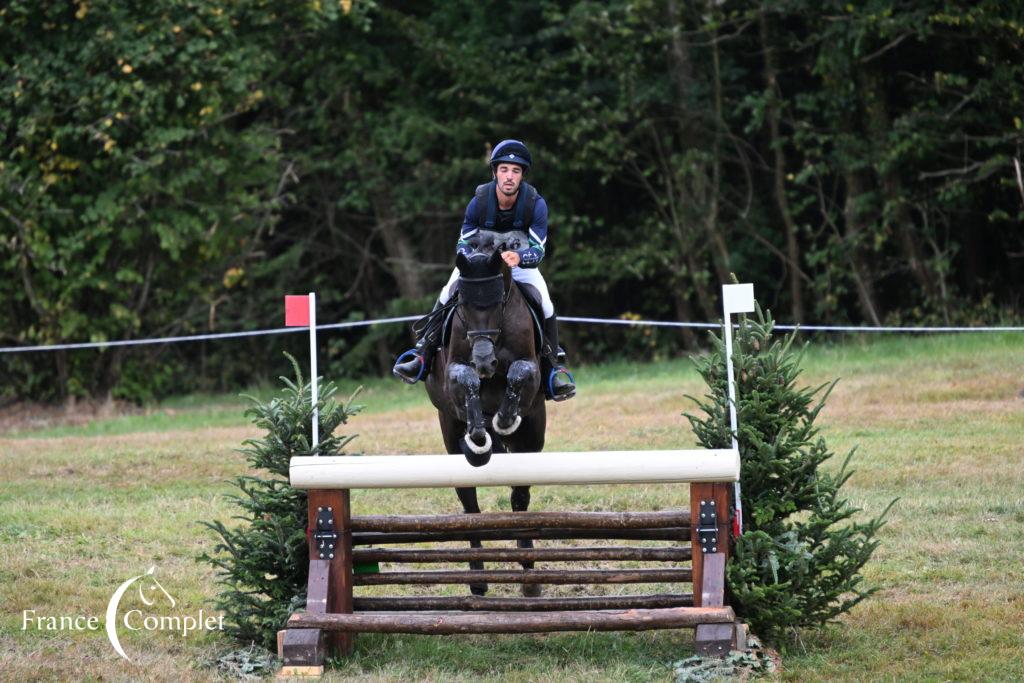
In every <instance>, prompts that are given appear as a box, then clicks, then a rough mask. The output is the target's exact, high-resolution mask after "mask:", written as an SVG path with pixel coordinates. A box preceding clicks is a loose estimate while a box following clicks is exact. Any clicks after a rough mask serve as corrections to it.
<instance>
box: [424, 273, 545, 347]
mask: <svg viewBox="0 0 1024 683" xmlns="http://www.w3.org/2000/svg"><path fill="white" fill-rule="evenodd" d="M512 282H513V283H514V284H515V286H516V287H518V288H519V293H520V294H522V295H523V298H524V299H525V300H526V307H527V308H528V309H529V310H530V318H531V319H532V320H533V340H534V342H535V343H536V344H537V349H538V353H539V351H540V349H542V348H544V322H543V321H544V309H543V306H542V305H541V300H540V292H539V291H537V288H536V287H534V286H533V285H529V284H526V283H525V282H516V281H515V280H513V281H512ZM450 294H451V298H450V299H449V303H454V302H455V301H457V300H458V296H459V284H458V282H457V281H456V283H455V284H454V285H452V289H451V292H450ZM455 308H456V307H455V306H452V307H451V308H450V309H449V310H448V312H447V314H446V315H445V318H444V327H443V328H442V330H441V346H443V347H447V346H448V342H449V340H451V333H452V321H453V320H454V319H455Z"/></svg>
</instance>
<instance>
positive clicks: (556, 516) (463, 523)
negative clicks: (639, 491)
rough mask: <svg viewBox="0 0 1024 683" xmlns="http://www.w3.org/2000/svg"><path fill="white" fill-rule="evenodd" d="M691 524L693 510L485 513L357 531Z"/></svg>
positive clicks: (368, 524) (377, 523)
mask: <svg viewBox="0 0 1024 683" xmlns="http://www.w3.org/2000/svg"><path fill="white" fill-rule="evenodd" d="M689 524H690V511H689V510H662V511H658V512H482V513H477V514H472V515H467V514H454V515H360V516H356V517H353V518H352V530H353V531H381V532H389V531H470V530H482V529H524V528H529V529H546V528H547V529H550V528H556V529H560V528H566V527H569V528H578V529H664V528H667V527H680V526H687V525H689Z"/></svg>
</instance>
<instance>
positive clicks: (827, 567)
mask: <svg viewBox="0 0 1024 683" xmlns="http://www.w3.org/2000/svg"><path fill="white" fill-rule="evenodd" d="M773 326H774V322H773V321H772V319H771V316H770V315H769V316H765V315H764V314H763V313H762V311H761V308H760V307H758V308H757V320H756V321H754V320H751V319H749V318H746V316H744V317H743V320H742V322H741V324H740V326H739V331H738V333H737V335H736V339H735V341H734V344H733V368H734V372H735V374H736V384H737V399H736V408H737V421H738V424H739V432H738V434H737V440H738V442H739V449H740V459H741V462H742V470H741V475H740V476H741V481H740V485H741V487H742V504H743V505H742V507H743V528H744V533H743V534H742V535H741V536H740V537H739V538H738V539H736V541H735V544H734V547H733V551H734V555H733V557H732V559H731V560H730V563H729V566H728V568H727V586H728V590H729V593H730V604H731V605H733V607H734V608H735V609H736V611H737V613H738V614H740V615H741V616H742V618H743V619H744V620H745V621H747V622H748V623H749V624H750V625H751V627H752V628H753V629H754V631H755V632H756V633H759V634H761V635H763V636H764V637H766V638H770V639H776V640H777V639H778V638H779V637H780V636H782V635H784V634H786V633H787V632H788V631H790V630H791V629H794V628H799V627H807V626H819V625H821V624H824V623H826V622H828V621H831V620H833V619H835V618H836V617H838V616H839V615H840V614H843V613H844V612H847V611H849V610H850V609H851V608H852V607H853V606H854V605H856V604H857V603H858V602H860V601H861V600H863V599H864V598H866V597H868V596H869V595H870V594H871V593H872V592H873V589H870V588H867V587H865V586H864V585H863V576H862V575H861V570H862V569H863V567H864V565H865V563H867V561H868V560H869V559H870V558H871V554H872V553H873V552H874V551H875V549H876V548H877V547H878V540H877V539H876V538H875V535H876V534H877V532H878V530H879V529H880V528H881V526H882V523H883V522H882V517H884V515H885V513H882V515H880V516H879V517H877V518H874V519H869V520H865V521H860V520H857V521H854V519H853V518H854V516H855V515H856V514H857V513H858V512H860V510H859V509H858V508H856V507H854V506H853V505H851V504H850V503H849V501H848V500H846V499H845V498H843V497H841V493H840V489H841V488H842V486H843V485H844V484H845V483H846V482H847V480H848V479H849V478H850V476H851V475H852V474H853V473H852V471H851V470H849V469H848V467H847V465H848V464H849V461H850V458H851V457H852V456H853V451H851V452H850V454H849V455H847V457H846V459H845V460H844V462H843V464H842V466H841V467H840V468H839V469H838V471H826V470H825V469H823V468H822V467H821V466H822V465H823V464H824V463H825V462H826V461H827V460H829V459H830V458H831V457H832V456H833V455H834V453H833V452H832V451H831V450H830V449H829V447H828V445H827V444H826V442H825V439H824V437H822V436H821V435H820V434H819V433H818V428H817V427H816V426H815V424H814V421H815V419H816V418H817V417H818V413H819V412H821V409H822V408H823V407H824V406H825V400H826V399H827V398H828V395H829V393H830V392H831V390H832V387H834V386H835V382H832V383H831V384H826V385H822V386H819V387H801V386H798V384H797V379H798V378H799V376H800V361H801V357H802V353H801V352H798V351H795V350H794V349H793V348H792V344H793V340H794V338H795V334H790V335H789V336H787V337H784V338H782V339H772V328H773ZM713 342H714V345H715V347H716V350H717V352H716V353H713V354H708V355H706V356H702V357H700V358H698V359H697V360H696V364H697V370H698V372H699V373H700V375H701V377H702V378H703V379H704V381H705V383H706V384H707V386H708V388H709V393H708V394H707V395H705V397H704V399H703V400H698V401H697V404H698V406H699V407H700V408H701V409H702V410H703V411H704V414H703V415H700V416H695V415H687V418H688V419H689V420H690V423H691V425H692V426H693V430H694V433H695V434H696V436H697V439H698V440H699V441H700V443H701V445H703V446H704V447H705V448H728V447H729V446H730V444H731V440H732V437H731V435H730V428H729V397H728V390H727V377H726V369H725V363H724V362H723V359H724V357H725V344H724V342H722V341H721V340H720V339H718V338H717V337H715V338H713Z"/></svg>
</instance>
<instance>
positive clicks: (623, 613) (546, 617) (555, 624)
mask: <svg viewBox="0 0 1024 683" xmlns="http://www.w3.org/2000/svg"><path fill="white" fill-rule="evenodd" d="M734 620H735V615H734V614H733V611H732V609H730V608H728V607H705V608H698V607H674V608H667V609H632V610H590V611H560V612H541V613H531V614H523V613H514V612H513V613H510V612H468V613H464V612H431V613H414V612H377V613H365V614H361V613H356V614H295V615H293V616H292V618H291V619H290V620H289V622H288V624H289V626H290V627H291V628H297V627H298V628H305V627H313V628H322V629H326V630H344V631H358V632H360V633H421V634H455V633H548V632H554V631H644V630H651V629H665V628H682V627H691V626H696V625H697V624H706V623H722V624H723V625H724V626H725V627H726V628H727V629H729V630H732V622H733V621H734Z"/></svg>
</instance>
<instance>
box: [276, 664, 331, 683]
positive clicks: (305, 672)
mask: <svg viewBox="0 0 1024 683" xmlns="http://www.w3.org/2000/svg"><path fill="white" fill-rule="evenodd" d="M323 675H324V668H323V667H322V666H282V667H281V668H280V670H278V672H277V676H276V678H277V679H278V680H280V679H282V678H320V677H321V676H323Z"/></svg>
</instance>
